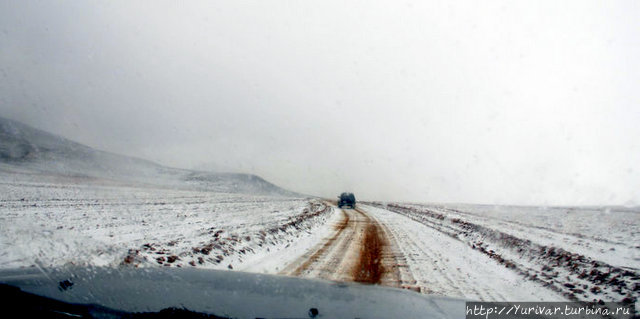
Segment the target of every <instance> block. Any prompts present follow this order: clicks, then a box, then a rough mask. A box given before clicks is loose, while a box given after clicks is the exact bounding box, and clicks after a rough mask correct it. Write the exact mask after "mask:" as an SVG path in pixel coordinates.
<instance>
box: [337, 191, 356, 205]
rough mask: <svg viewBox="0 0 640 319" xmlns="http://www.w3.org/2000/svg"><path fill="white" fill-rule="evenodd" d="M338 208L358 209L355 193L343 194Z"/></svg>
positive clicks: (339, 198)
mask: <svg viewBox="0 0 640 319" xmlns="http://www.w3.org/2000/svg"><path fill="white" fill-rule="evenodd" d="M338 207H339V208H342V207H351V208H356V197H355V196H353V193H342V194H340V196H338Z"/></svg>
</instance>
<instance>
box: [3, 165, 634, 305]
mask: <svg viewBox="0 0 640 319" xmlns="http://www.w3.org/2000/svg"><path fill="white" fill-rule="evenodd" d="M360 209H361V211H362V213H363V214H366V215H367V216H368V217H369V218H372V219H373V220H375V221H376V222H377V223H378V224H379V225H380V227H381V230H382V231H383V232H384V235H385V236H386V237H387V238H388V239H389V240H390V242H392V244H393V245H392V246H393V247H391V251H389V252H390V253H391V256H393V258H395V260H396V265H392V266H388V265H387V266H386V267H387V270H389V271H392V270H394V269H395V270H397V274H399V276H400V281H401V286H405V287H409V288H410V289H414V288H418V289H414V290H419V291H421V292H422V293H426V294H437V295H443V296H449V297H458V298H464V299H468V300H485V301H514V300H519V301H534V300H545V301H559V300H580V301H592V300H596V301H597V300H603V301H620V300H626V301H629V302H636V303H637V300H638V295H640V276H639V273H640V271H639V269H640V244H638V243H640V211H639V210H637V209H631V208H566V207H565V208H562V207H560V208H553V207H552V208H536V207H505V206H503V207H496V206H481V205H427V204H402V203H370V204H369V205H364V204H363V205H361V206H360ZM343 215H345V214H343V213H342V212H341V211H340V210H339V209H337V208H335V207H333V206H331V205H329V204H328V203H327V202H324V201H322V200H320V199H314V198H302V197H297V198H296V197H283V196H267V195H247V194H239V193H221V192H213V191H210V190H198V189H184V188H181V189H175V188H171V187H168V186H167V185H164V186H163V185H156V186H153V185H145V184H141V183H127V182H118V181H114V180H107V179H100V178H89V177H86V176H76V177H74V176H59V175H55V174H51V175H47V174H43V173H34V172H32V171H30V170H24V171H20V170H19V169H16V168H11V169H8V168H6V167H4V166H1V165H0V268H16V267H56V266H63V265H68V264H74V265H81V266H83V265H97V266H110V267H125V268H140V267H143V268H144V267H189V268H212V269H225V270H230V269H232V270H234V271H235V270H241V271H250V272H259V273H270V274H278V273H287V272H286V271H285V270H286V269H285V268H286V266H287V265H291V264H293V263H294V262H296V261H300V260H303V259H304V258H305V257H304V256H309V255H310V254H311V255H313V253H314V251H315V250H317V249H319V247H322V246H323V245H325V246H326V245H327V243H329V244H331V240H330V238H331V237H332V236H333V237H335V236H336V232H337V230H336V228H335V226H336V223H338V222H339V221H340V220H341V218H343V217H344V216H343ZM334 244H335V243H334ZM336 245H337V244H336ZM338 246H340V245H337V246H336V247H332V248H331V249H334V248H335V249H338V248H340V247H342V246H340V247H338ZM343 246H344V245H343ZM356 248H357V247H356ZM331 249H330V250H331ZM352 250H353V251H357V249H355V250H354V249H352ZM331 251H333V250H331ZM316 255H317V254H316ZM336 256H351V255H349V254H348V253H344V254H336ZM344 258H347V257H344ZM393 258H392V259H393ZM394 267H395V268H394Z"/></svg>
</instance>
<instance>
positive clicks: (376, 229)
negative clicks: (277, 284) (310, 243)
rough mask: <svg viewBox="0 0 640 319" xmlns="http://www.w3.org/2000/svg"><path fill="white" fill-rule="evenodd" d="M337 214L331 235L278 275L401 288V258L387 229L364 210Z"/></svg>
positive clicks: (349, 210)
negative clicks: (399, 268) (339, 216)
mask: <svg viewBox="0 0 640 319" xmlns="http://www.w3.org/2000/svg"><path fill="white" fill-rule="evenodd" d="M333 209H338V208H336V207H334V208H333ZM341 211H342V214H343V216H342V219H341V220H340V221H339V222H338V223H336V225H334V229H335V232H334V233H333V234H332V235H331V236H330V237H329V238H328V239H327V240H326V241H325V242H323V243H321V244H319V245H318V246H317V247H316V248H315V249H312V250H311V251H310V252H309V253H307V254H305V255H304V256H302V257H301V258H299V259H298V260H296V261H294V262H293V263H291V264H289V265H287V266H286V267H285V268H284V269H283V271H281V274H284V275H289V276H298V277H309V278H322V279H328V280H335V281H353V282H361V283H367V284H378V285H385V286H392V287H405V286H406V285H403V282H402V281H401V276H400V271H399V270H398V263H399V261H400V260H399V259H401V258H402V256H401V253H400V250H398V249H395V248H394V247H395V245H394V244H393V243H392V242H391V241H390V240H389V238H388V235H387V234H388V230H387V229H386V228H385V227H384V226H383V225H381V224H380V223H379V222H378V221H377V220H376V219H374V218H372V217H371V216H369V215H368V214H367V213H366V212H365V211H364V210H361V209H359V208H356V209H343V210H341ZM405 277H409V278H410V277H411V276H409V275H405ZM412 280H413V279H412V278H411V279H409V283H410V282H411V281H412ZM405 288H407V287H405Z"/></svg>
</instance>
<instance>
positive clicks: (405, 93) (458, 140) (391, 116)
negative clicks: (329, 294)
mask: <svg viewBox="0 0 640 319" xmlns="http://www.w3.org/2000/svg"><path fill="white" fill-rule="evenodd" d="M639 16H640V5H639V4H638V2H634V1H606V2H603V1H562V2H557V1H536V2H513V1H504V2H502V1H491V2H489V3H487V2H484V1H478V2H475V1H474V2H472V1H463V2H460V3H451V2H450V1H430V2H422V1H418V2H411V1H408V2H402V3H400V2H398V1H389V2H377V1H363V2H355V1H354V2H348V3H344V2H342V1H322V2H307V1H302V2H262V1H256V2H241V3H238V2H235V1H228V2H218V1H202V2H195V1H193V2H183V1H164V2H156V1H154V2H151V1H140V2H130V1H102V2H97V1H55V2H54V1H51V2H40V1H2V2H0V116H4V117H8V118H11V119H14V120H18V121H22V122H24V123H26V124H29V125H32V126H35V127H38V128H40V129H43V130H46V131H49V132H52V133H55V134H59V135H62V136H64V137H66V138H69V139H72V140H75V141H78V142H80V143H83V144H87V145H89V146H92V147H94V148H98V149H102V150H107V151H112V152H116V153H121V154H126V155H132V156H137V157H141V158H145V159H150V160H153V161H156V162H158V163H161V164H164V165H169V166H174V167H182V168H196V169H208V170H215V171H233V172H245V173H254V174H257V175H260V176H262V177H263V178H265V179H267V180H269V181H271V182H273V183H275V184H277V185H279V186H282V187H284V188H287V189H290V190H294V191H298V192H302V193H306V194H314V195H320V196H328V197H335V196H336V195H337V194H338V193H340V192H342V191H345V190H350V191H352V192H354V193H355V194H356V197H358V198H359V199H368V200H398V201H413V202H468V203H487V204H535V205H591V204H616V205H620V204H621V205H640V167H639V165H638V164H639V163H640V142H639V140H640V139H639V137H640V125H638V122H639V120H640V90H639V89H638V88H640V63H639V62H638V57H639V56H640V19H638V17H639Z"/></svg>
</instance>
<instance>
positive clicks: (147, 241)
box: [0, 172, 333, 270]
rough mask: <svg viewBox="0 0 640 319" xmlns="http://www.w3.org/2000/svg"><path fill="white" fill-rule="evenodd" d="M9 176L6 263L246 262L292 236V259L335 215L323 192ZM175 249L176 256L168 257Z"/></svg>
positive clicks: (2, 185) (0, 241) (4, 204)
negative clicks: (320, 196)
mask: <svg viewBox="0 0 640 319" xmlns="http://www.w3.org/2000/svg"><path fill="white" fill-rule="evenodd" d="M0 173H1V172H0ZM2 177H3V178H2V182H0V194H2V197H0V267H5V268H6V267H30V266H32V265H37V266H41V267H50V266H59V265H64V264H67V263H72V264H76V265H96V266H132V267H150V266H159V265H162V266H168V267H199V268H214V269H228V268H229V267H233V268H234V269H239V268H243V267H244V266H243V264H245V263H247V262H254V261H255V262H257V260H260V259H264V256H266V255H269V254H272V253H275V252H278V251H280V250H285V249H287V250H289V249H288V248H291V244H293V243H295V245H294V247H295V248H291V252H288V253H286V254H283V258H281V259H280V261H282V262H285V261H286V259H287V258H286V257H288V256H292V255H293V254H296V253H299V251H302V250H305V249H308V247H307V246H309V245H312V244H313V243H314V242H315V241H316V240H318V238H317V236H321V235H322V234H323V232H322V231H321V230H319V229H320V228H322V227H325V225H326V224H327V219H330V218H331V214H332V213H333V211H332V209H331V208H328V207H327V206H326V205H325V204H324V203H323V202H321V201H319V200H316V199H306V198H284V197H272V196H258V195H245V194H229V193H214V192H206V191H195V190H179V189H178V190H176V189H168V188H157V187H139V186H127V185H114V184H111V183H94V182H91V183H88V182H86V181H84V180H81V181H82V182H79V181H76V183H69V182H65V183H53V182H50V181H44V182H38V181H36V180H35V179H28V178H22V177H21V176H20V175H15V174H14V175H7V174H3V176H2ZM5 177H6V178H5ZM314 236H315V237H314ZM287 246H289V247H287ZM202 248H207V249H205V250H204V251H203V250H202ZM196 250H198V251H197V252H196ZM207 250H208V251H207ZM171 256H176V257H177V258H176V260H175V261H173V262H168V259H169V257H171ZM162 258H163V259H164V261H163V262H162V263H160V262H159V261H158V260H159V259H162ZM291 258H294V257H291ZM193 265H195V266H193ZM270 267H271V268H269V267H267V270H269V269H273V267H277V266H275V265H274V266H270Z"/></svg>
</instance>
